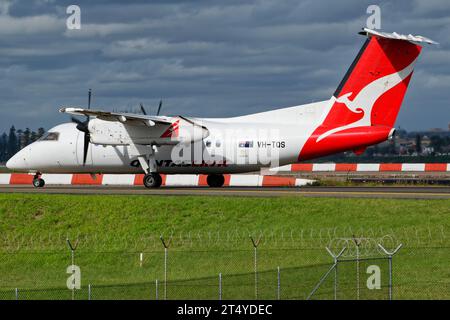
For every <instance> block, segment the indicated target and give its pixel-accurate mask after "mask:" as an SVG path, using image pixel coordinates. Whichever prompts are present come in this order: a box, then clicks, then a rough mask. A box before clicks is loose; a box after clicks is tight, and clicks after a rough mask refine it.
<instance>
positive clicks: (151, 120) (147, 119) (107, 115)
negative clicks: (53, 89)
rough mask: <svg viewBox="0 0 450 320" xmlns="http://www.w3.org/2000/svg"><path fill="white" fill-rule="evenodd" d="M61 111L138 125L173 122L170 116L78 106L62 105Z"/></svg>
mask: <svg viewBox="0 0 450 320" xmlns="http://www.w3.org/2000/svg"><path fill="white" fill-rule="evenodd" d="M59 112H62V113H69V114H74V115H78V116H80V115H84V116H91V117H96V118H98V119H101V120H105V121H119V122H122V123H126V124H127V125H137V126H139V125H141V126H142V125H145V126H148V127H153V126H155V125H156V124H164V125H171V124H172V122H171V121H170V118H167V117H162V116H149V115H143V114H142V115H141V114H134V113H122V112H109V111H102V110H91V109H83V108H76V107H62V108H61V109H59Z"/></svg>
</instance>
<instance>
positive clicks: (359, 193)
mask: <svg viewBox="0 0 450 320" xmlns="http://www.w3.org/2000/svg"><path fill="white" fill-rule="evenodd" d="M0 193H37V194H90V195H92V194H103V195H161V196H201V195H207V196H241V197H287V196H289V197H334V198H391V199H450V187H414V186H412V187H396V186H386V187H299V188H293V187H292V188H288V187H277V188H271V187H264V188H261V187H258V188H256V187H224V188H208V187H162V188H159V189H146V188H145V187H141V186H73V185H65V186H64V185H61V186H59V185H58V186H56V185H47V186H45V187H44V188H42V189H41V188H34V187H33V186H30V185H0Z"/></svg>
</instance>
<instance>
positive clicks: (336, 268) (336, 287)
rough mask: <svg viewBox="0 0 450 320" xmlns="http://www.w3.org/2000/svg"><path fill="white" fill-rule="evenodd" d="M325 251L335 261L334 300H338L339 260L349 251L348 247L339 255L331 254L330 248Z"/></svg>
mask: <svg viewBox="0 0 450 320" xmlns="http://www.w3.org/2000/svg"><path fill="white" fill-rule="evenodd" d="M325 249H326V250H327V251H328V253H329V254H330V256H332V257H333V260H334V264H333V267H334V300H337V292H338V264H339V258H340V256H341V255H342V254H343V253H344V251H345V250H346V249H347V247H344V248H342V250H341V251H340V252H339V253H338V254H337V255H335V254H334V253H333V252H331V250H330V249H329V248H328V247H325ZM324 280H325V279H324ZM319 284H321V282H319ZM317 288H318V287H317Z"/></svg>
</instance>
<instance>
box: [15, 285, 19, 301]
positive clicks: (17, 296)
mask: <svg viewBox="0 0 450 320" xmlns="http://www.w3.org/2000/svg"><path fill="white" fill-rule="evenodd" d="M15 292H16V300H19V288H16V290H15Z"/></svg>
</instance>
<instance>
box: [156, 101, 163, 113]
mask: <svg viewBox="0 0 450 320" xmlns="http://www.w3.org/2000/svg"><path fill="white" fill-rule="evenodd" d="M161 107H162V99H161V100H159V106H158V112H157V113H156V115H157V116H159V112H160V111H161Z"/></svg>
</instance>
